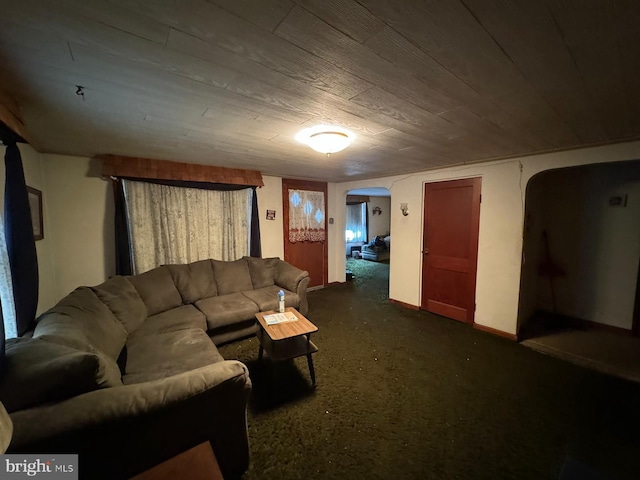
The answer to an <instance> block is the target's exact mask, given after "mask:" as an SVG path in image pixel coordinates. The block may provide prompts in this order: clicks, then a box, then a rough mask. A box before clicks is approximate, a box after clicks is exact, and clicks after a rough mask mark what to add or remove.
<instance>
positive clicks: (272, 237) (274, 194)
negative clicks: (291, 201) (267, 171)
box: [258, 175, 284, 259]
mask: <svg viewBox="0 0 640 480" xmlns="http://www.w3.org/2000/svg"><path fill="white" fill-rule="evenodd" d="M262 181H263V182H264V187H261V188H258V208H259V212H258V216H259V217H260V241H261V247H262V257H263V258H268V257H278V258H281V259H282V258H284V230H283V228H284V224H283V219H282V212H283V206H282V178H280V177H269V176H267V175H263V176H262ZM267 210H275V211H276V218H275V220H267Z"/></svg>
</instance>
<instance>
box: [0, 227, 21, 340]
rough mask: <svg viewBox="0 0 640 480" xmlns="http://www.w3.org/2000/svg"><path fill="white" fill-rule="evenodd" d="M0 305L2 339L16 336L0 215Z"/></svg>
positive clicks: (16, 330) (9, 275)
mask: <svg viewBox="0 0 640 480" xmlns="http://www.w3.org/2000/svg"><path fill="white" fill-rule="evenodd" d="M0 303H2V317H3V320H4V338H15V337H17V336H18V327H17V325H16V307H15V304H14V301H13V282H12V281H11V268H10V266H9V254H8V253H7V244H6V241H5V238H4V219H3V218H2V215H0Z"/></svg>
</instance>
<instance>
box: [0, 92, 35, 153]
mask: <svg viewBox="0 0 640 480" xmlns="http://www.w3.org/2000/svg"><path fill="white" fill-rule="evenodd" d="M0 122H1V123H2V124H4V125H5V126H6V127H7V128H8V129H9V131H10V132H13V133H12V134H11V133H10V136H11V137H12V140H14V141H17V142H26V143H29V135H28V133H27V128H26V127H25V125H24V123H23V122H22V119H21V118H20V114H19V108H18V105H17V104H16V103H15V102H14V101H13V99H11V98H10V97H9V96H7V95H5V93H4V92H1V91H0Z"/></svg>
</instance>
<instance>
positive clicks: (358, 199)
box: [347, 195, 370, 205]
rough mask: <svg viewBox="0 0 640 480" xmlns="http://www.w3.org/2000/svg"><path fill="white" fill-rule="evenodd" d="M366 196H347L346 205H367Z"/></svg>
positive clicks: (367, 198) (367, 199) (367, 197)
mask: <svg viewBox="0 0 640 480" xmlns="http://www.w3.org/2000/svg"><path fill="white" fill-rule="evenodd" d="M369 200H370V199H369V196H368V195H347V205H353V204H356V203H367V202H368V201H369Z"/></svg>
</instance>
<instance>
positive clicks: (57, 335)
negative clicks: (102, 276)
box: [33, 287, 127, 362]
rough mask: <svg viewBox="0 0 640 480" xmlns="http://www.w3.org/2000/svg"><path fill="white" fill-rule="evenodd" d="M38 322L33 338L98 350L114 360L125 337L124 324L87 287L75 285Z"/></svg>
mask: <svg viewBox="0 0 640 480" xmlns="http://www.w3.org/2000/svg"><path fill="white" fill-rule="evenodd" d="M37 322H38V323H37V325H36V328H35V330H34V333H33V336H34V338H42V339H43V340H47V341H49V342H52V343H57V344H60V345H66V346H68V347H71V348H74V349H76V350H80V351H84V352H101V353H103V354H104V355H105V356H106V357H107V358H109V359H111V360H113V361H114V362H115V360H116V359H117V358H118V356H119V355H120V352H121V351H122V347H124V344H125V342H126V340H127V331H126V330H125V328H124V326H122V324H121V323H120V321H119V320H118V319H117V318H116V317H115V315H114V314H113V313H111V310H109V308H108V307H107V306H106V305H105V304H104V303H102V302H101V301H100V299H99V298H98V297H97V296H96V294H95V293H93V291H92V290H91V289H90V288H89V287H79V288H76V289H75V290H74V291H73V292H71V293H70V294H69V295H67V296H66V297H64V298H63V299H62V300H60V301H59V302H58V304H57V305H56V306H55V307H53V308H51V309H50V310H48V311H47V312H45V313H44V314H42V315H41V316H40V317H39V318H38V320H37Z"/></svg>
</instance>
